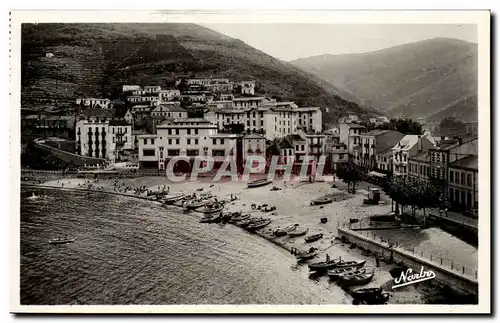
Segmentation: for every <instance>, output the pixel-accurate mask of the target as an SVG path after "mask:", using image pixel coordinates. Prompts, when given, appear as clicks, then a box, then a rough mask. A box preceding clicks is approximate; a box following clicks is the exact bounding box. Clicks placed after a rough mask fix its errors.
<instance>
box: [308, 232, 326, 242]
mask: <svg viewBox="0 0 500 323" xmlns="http://www.w3.org/2000/svg"><path fill="white" fill-rule="evenodd" d="M321 238H323V233H317V234H313V235H312V236H308V237H306V238H305V239H304V240H305V241H306V242H314V241H318V240H319V239H321Z"/></svg>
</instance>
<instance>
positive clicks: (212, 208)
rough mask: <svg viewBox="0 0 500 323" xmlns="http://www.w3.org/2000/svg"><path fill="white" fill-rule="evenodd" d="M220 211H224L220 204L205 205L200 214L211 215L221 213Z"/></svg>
mask: <svg viewBox="0 0 500 323" xmlns="http://www.w3.org/2000/svg"><path fill="white" fill-rule="evenodd" d="M222 209H224V205H221V204H214V205H212V204H207V205H205V207H204V208H203V209H201V210H200V212H201V213H205V214H212V213H218V212H222Z"/></svg>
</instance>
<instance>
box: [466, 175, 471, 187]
mask: <svg viewBox="0 0 500 323" xmlns="http://www.w3.org/2000/svg"><path fill="white" fill-rule="evenodd" d="M467 186H472V175H471V174H467Z"/></svg>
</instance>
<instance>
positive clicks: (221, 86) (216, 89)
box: [204, 82, 233, 93]
mask: <svg viewBox="0 0 500 323" xmlns="http://www.w3.org/2000/svg"><path fill="white" fill-rule="evenodd" d="M204 87H205V88H206V89H207V90H209V91H210V92H212V93H220V92H232V91H233V83H229V82H228V83H212V84H208V85H205V86H204Z"/></svg>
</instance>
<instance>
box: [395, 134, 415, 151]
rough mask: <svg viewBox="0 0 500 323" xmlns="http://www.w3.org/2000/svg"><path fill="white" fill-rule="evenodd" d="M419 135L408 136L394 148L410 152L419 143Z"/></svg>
mask: <svg viewBox="0 0 500 323" xmlns="http://www.w3.org/2000/svg"><path fill="white" fill-rule="evenodd" d="M418 137H419V136H418V135H406V136H404V137H403V139H401V140H399V142H398V143H397V144H396V145H395V146H394V148H396V149H402V150H409V149H411V148H412V147H413V146H415V145H416V144H417V142H418Z"/></svg>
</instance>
